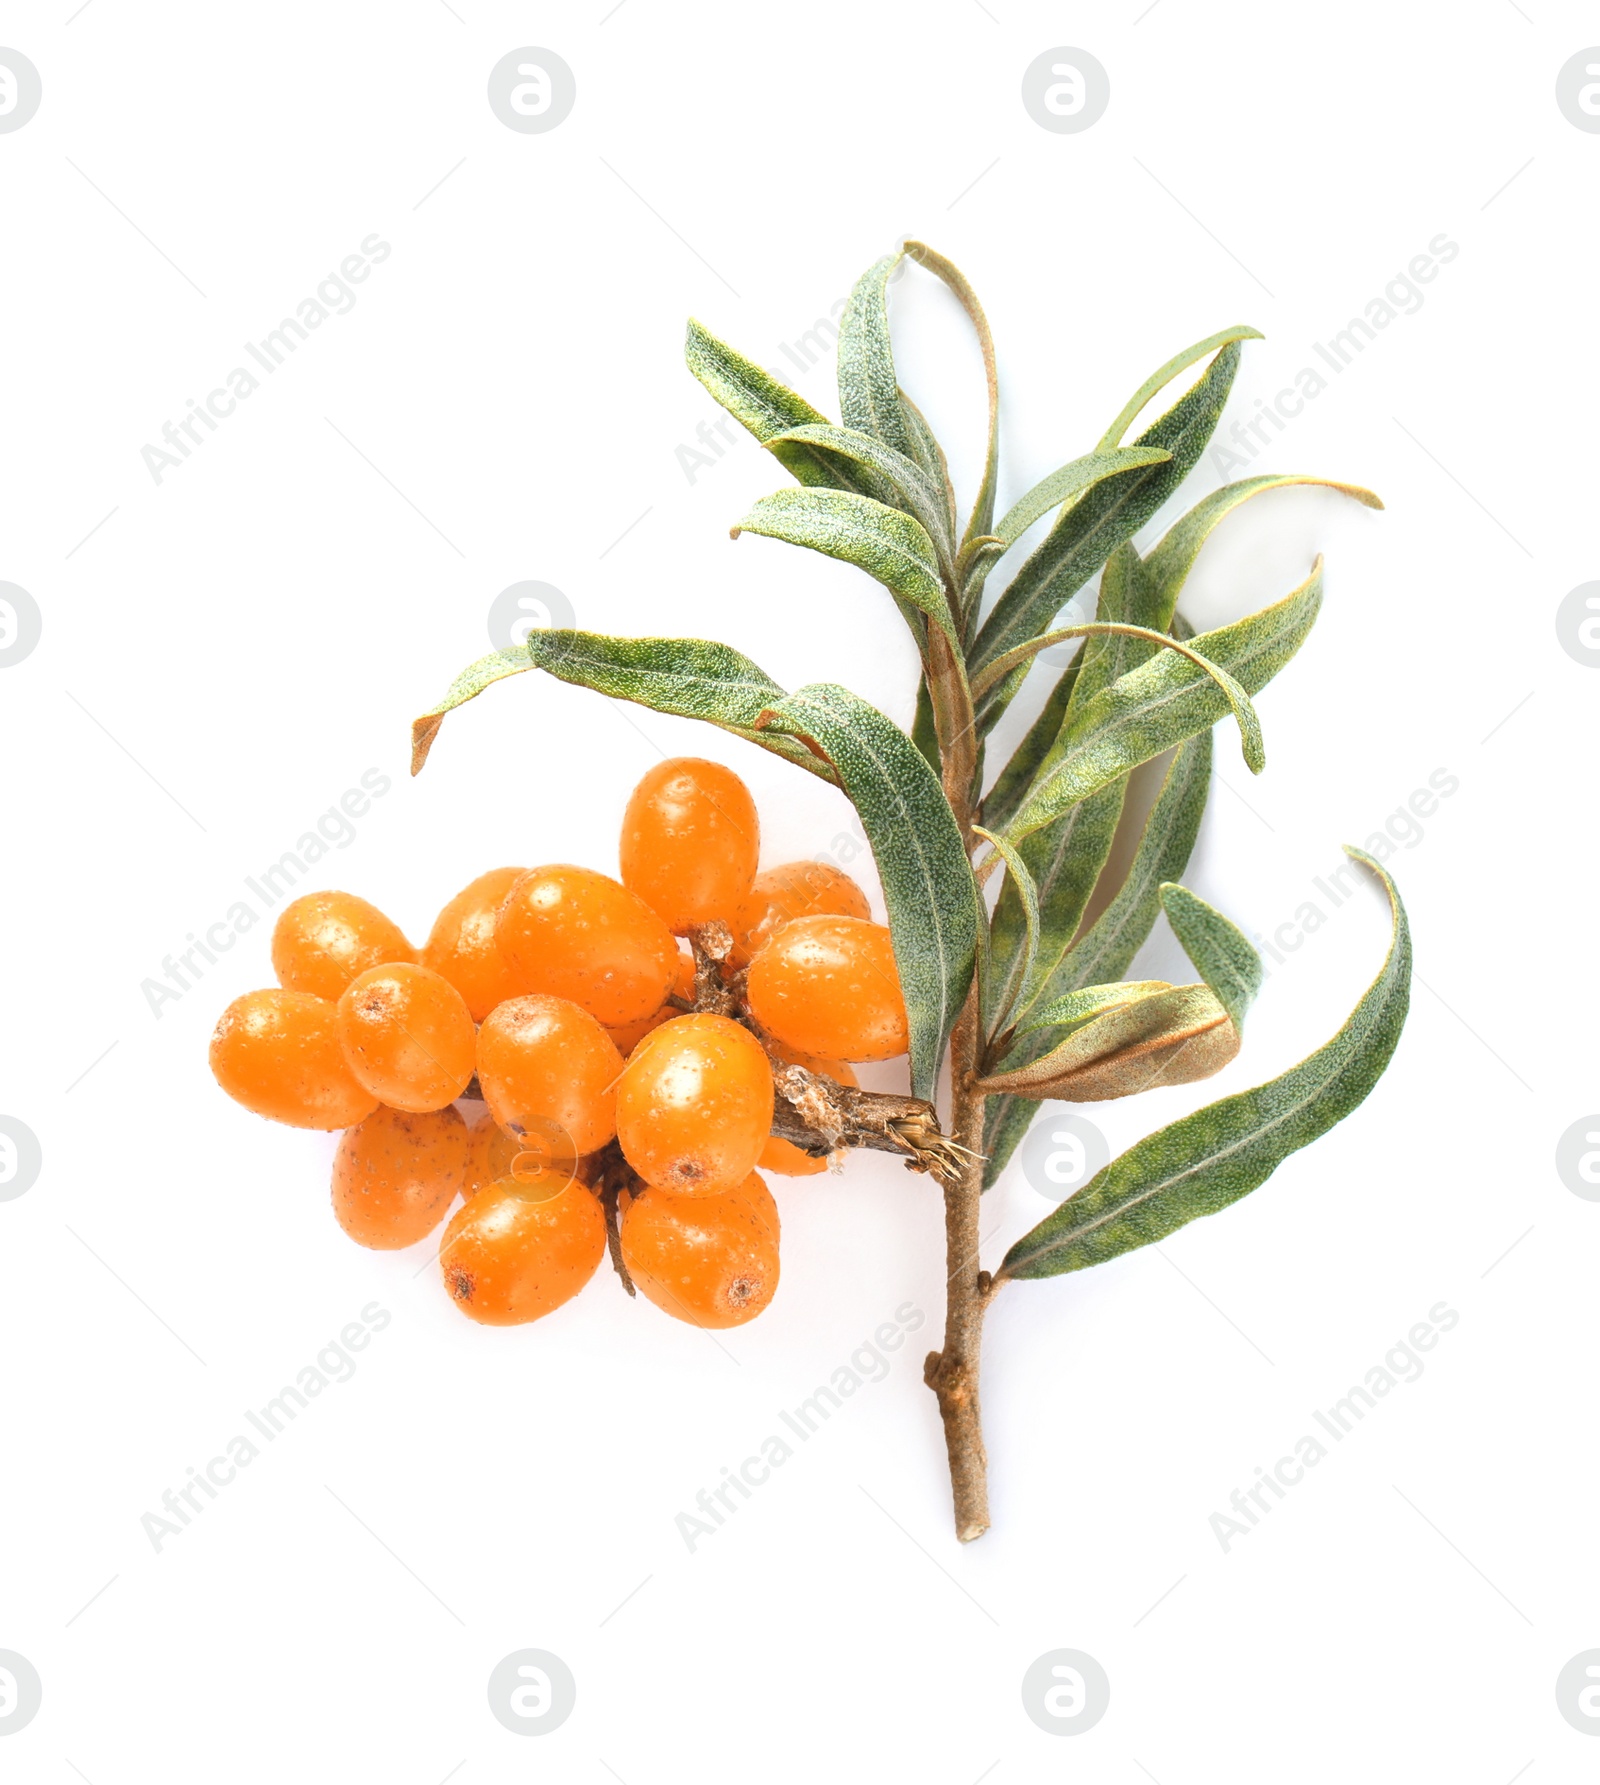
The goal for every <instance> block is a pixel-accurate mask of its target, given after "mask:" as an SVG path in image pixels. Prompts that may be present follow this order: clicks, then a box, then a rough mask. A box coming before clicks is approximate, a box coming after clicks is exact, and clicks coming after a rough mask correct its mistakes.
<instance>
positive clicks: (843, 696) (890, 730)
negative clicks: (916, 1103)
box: [767, 683, 981, 1097]
mask: <svg viewBox="0 0 1600 1785" xmlns="http://www.w3.org/2000/svg"><path fill="white" fill-rule="evenodd" d="M767 723H768V725H769V726H770V727H773V728H780V729H781V730H783V731H784V732H787V733H789V734H790V735H792V736H795V737H800V738H806V739H809V740H810V741H811V742H812V743H813V744H815V745H816V747H817V748H818V749H819V750H821V751H822V752H823V754H824V755H825V756H826V757H827V759H828V761H829V762H830V763H831V764H832V765H833V768H834V770H835V771H836V773H837V774H838V777H839V781H840V784H841V785H842V786H843V788H844V790H845V792H846V793H847V794H848V795H849V797H850V799H851V801H852V802H853V804H854V805H855V808H856V811H857V812H858V813H859V814H860V817H861V823H862V827H863V829H864V830H865V831H866V833H867V841H868V842H869V843H870V844H871V846H872V854H873V859H874V860H875V861H876V863H877V865H878V876H879V879H880V880H881V881H882V883H883V897H884V904H885V905H886V907H887V908H888V914H889V929H890V932H891V934H892V935H893V937H894V953H895V962H896V965H897V966H898V968H899V973H900V987H901V990H902V992H903V993H904V996H905V1002H906V1018H907V1021H908V1024H909V1027H910V1033H911V1088H912V1091H913V1094H914V1095H916V1096H918V1097H931V1096H932V1095H933V1091H934V1086H935V1083H936V1082H937V1079H938V1074H939V1063H940V1060H941V1058H942V1057H943V1054H944V1047H945V1042H946V1041H947V1040H948V1038H949V1034H950V1029H951V1027H952V1025H953V1024H954V1022H955V1020H956V1017H957V1015H958V1014H959V1013H960V1010H961V1006H962V1004H963V1003H964V1001H965V1000H966V996H967V992H968V990H969V989H970V987H971V984H972V975H973V971H974V967H975V964H976V959H977V949H978V932H979V926H980V923H981V907H980V903H979V899H978V889H977V886H976V884H975V883H974V881H973V878H972V869H971V867H970V865H969V864H968V861H967V853H966V850H965V848H964V847H963V846H962V841H961V832H960V830H959V829H958V828H957V826H956V821H955V817H954V815H953V814H952V812H951V810H950V806H949V803H948V801H947V800H946V799H945V797H944V791H943V789H942V788H941V787H940V785H939V778H938V776H937V775H936V774H935V772H934V770H933V769H932V768H931V767H930V766H929V764H928V762H927V761H926V759H925V758H924V757H923V755H922V753H921V751H920V750H918V749H917V747H916V746H915V745H914V744H913V743H912V742H911V740H910V739H909V738H908V737H907V736H906V735H905V733H904V732H903V731H901V730H900V728H899V727H898V726H897V725H894V724H893V723H891V721H890V720H888V719H886V718H885V717H884V716H883V714H882V713H880V712H879V711H878V710H877V708H876V707H873V706H869V705H868V704H867V702H866V701H864V700H862V699H861V698H860V697H859V696H858V695H855V694H852V693H851V692H850V691H849V689H847V688H839V687H835V686H833V685H831V684H829V683H815V684H813V685H811V686H809V687H806V688H802V689H800V690H799V691H798V692H797V693H794V694H789V695H785V696H784V697H783V698H782V699H780V700H777V701H774V702H772V703H771V705H770V709H769V713H768V715H767Z"/></svg>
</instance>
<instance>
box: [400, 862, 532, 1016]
mask: <svg viewBox="0 0 1600 1785" xmlns="http://www.w3.org/2000/svg"><path fill="white" fill-rule="evenodd" d="M526 872H527V869H526V868H491V869H490V870H489V872H488V873H487V874H480V875H479V876H478V878H477V879H476V880H474V881H473V882H472V884H471V885H470V886H465V887H463V888H462V889H461V891H460V892H458V893H457V894H456V896H455V897H454V898H453V899H452V900H451V901H450V903H449V904H448V905H446V906H445V908H444V909H443V910H442V911H441V912H440V913H439V915H438V916H437V917H436V918H435V919H434V920H433V929H432V930H431V931H430V932H429V935H428V940H427V942H426V943H425V944H424V945H423V949H422V964H423V966H424V967H431V968H432V969H433V970H434V972H435V973H439V974H442V975H443V976H444V978H446V979H448V980H449V981H450V983H451V985H453V986H454V987H455V988H456V990H457V991H458V992H460V994H461V996H462V997H463V998H465V999H466V1001H467V1009H468V1010H470V1011H471V1012H472V1020H473V1022H475V1023H481V1022H482V1021H483V1019H484V1018H485V1017H486V1016H487V1015H488V1014H489V1012H490V1011H491V1010H493V1009H494V1007H495V1005H497V1004H502V1003H504V1002H505V1000H506V999H507V998H514V997H516V995H517V993H518V991H519V990H520V989H521V988H520V987H519V986H518V985H517V983H516V975H515V974H514V973H513V972H512V971H511V968H510V967H509V966H508V965H507V964H506V960H505V957H504V956H503V955H502V954H501V953H500V950H499V949H498V948H497V947H496V946H495V940H494V922H495V917H496V915H497V914H498V912H499V910H500V906H501V905H502V903H503V902H504V900H505V896H506V894H507V893H508V892H510V891H511V889H512V887H513V886H515V885H516V883H517V881H519V880H520V879H521V878H522V876H523V875H524V874H525V873H526Z"/></svg>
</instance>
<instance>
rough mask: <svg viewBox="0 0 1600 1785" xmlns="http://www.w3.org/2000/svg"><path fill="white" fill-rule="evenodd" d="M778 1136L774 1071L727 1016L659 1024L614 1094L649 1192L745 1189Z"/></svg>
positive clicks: (628, 1154)
mask: <svg viewBox="0 0 1600 1785" xmlns="http://www.w3.org/2000/svg"><path fill="white" fill-rule="evenodd" d="M771 1131H772V1066H771V1064H770V1062H769V1061H768V1059H767V1055H766V1050H765V1049H764V1048H763V1047H762V1045H761V1043H760V1042H759V1041H757V1040H756V1038H755V1036H754V1035H752V1034H751V1033H750V1031H749V1030H748V1029H746V1028H744V1027H742V1026H741V1025H740V1024H739V1023H736V1022H734V1020H733V1019H732V1018H731V1017H726V1016H711V1015H709V1014H705V1013H701V1014H699V1015H695V1016H680V1017H677V1018H675V1019H674V1020H673V1021H672V1022H670V1023H663V1024H662V1026H661V1027H660V1028H659V1029H657V1030H655V1031H654V1032H653V1033H651V1034H649V1035H647V1036H646V1037H645V1038H644V1040H643V1041H642V1042H641V1043H640V1044H639V1046H638V1047H637V1048H636V1049H635V1050H634V1052H633V1055H632V1057H631V1058H630V1059H629V1061H628V1064H627V1066H626V1067H625V1068H624V1069H623V1073H622V1080H621V1083H620V1084H619V1085H618V1086H617V1139H618V1140H619V1141H620V1142H621V1145H622V1152H623V1156H624V1157H625V1158H626V1159H627V1161H628V1163H629V1164H630V1165H631V1166H632V1167H633V1169H634V1170H635V1171H636V1172H638V1174H639V1176H640V1177H642V1178H643V1179H644V1181H645V1182H646V1183H647V1184H659V1185H661V1186H662V1187H663V1188H664V1189H669V1190H677V1191H681V1192H683V1193H685V1194H690V1195H707V1194H711V1193H713V1192H716V1191H720V1190H731V1189H733V1188H734V1186H735V1185H737V1184H741V1183H743V1182H744V1180H745V1178H746V1177H748V1176H749V1174H750V1171H751V1168H752V1167H753V1166H754V1165H755V1162H756V1160H757V1159H758V1158H759V1157H760V1156H761V1149H762V1147H763V1145H765V1143H766V1139H767V1136H768V1134H770V1133H771Z"/></svg>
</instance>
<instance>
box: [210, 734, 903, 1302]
mask: <svg viewBox="0 0 1600 1785" xmlns="http://www.w3.org/2000/svg"><path fill="white" fill-rule="evenodd" d="M759 851H760V821H759V819H758V817H757V814H756V808H755V802H754V800H753V799H752V798H751V796H750V792H749V789H748V788H747V787H746V786H745V785H744V783H743V782H742V781H741V780H740V779H739V777H738V776H737V775H735V774H734V773H733V772H732V771H731V770H729V769H726V768H724V767H722V766H721V765H720V764H718V763H714V762H706V761H702V760H700V759H698V758H694V757H680V758H676V759H674V760H672V761H668V762H664V763H662V764H661V765H660V766H659V767H657V768H655V769H653V770H652V771H651V772H650V773H649V774H647V775H646V776H645V777H644V779H643V780H642V781H641V782H640V783H639V785H638V787H637V788H635V789H634V792H633V794H632V796H631V798H630V799H629V801H628V806H627V810H626V813H625V815H624V819H623V826H622V839H621V851H620V854H621V879H620V880H614V879H611V878H610V877H609V876H607V875H605V874H599V873H596V872H594V871H593V870H592V869H589V868H582V867H574V866H570V865H567V864H558V865H555V866H551V867H543V868H533V869H531V870H530V869H523V868H496V869H493V870H492V871H491V872H489V873H487V874H481V875H479V877H478V878H477V879H476V880H474V881H473V882H472V883H471V885H470V886H467V887H465V888H464V889H463V890H462V891H461V892H459V893H458V894H457V895H456V896H455V897H454V898H453V899H452V900H451V901H450V902H449V904H447V905H446V906H445V908H444V909H443V910H442V911H441V912H440V913H439V916H438V918H437V920H436V921H435V923H434V925H433V929H432V932H431V933H430V935H429V937H428V940H427V943H426V944H425V945H424V947H423V948H422V949H421V950H420V951H418V950H417V949H414V948H413V947H412V946H411V944H410V943H409V942H408V941H407V940H406V938H405V936H404V935H403V934H402V933H401V931H400V930H399V929H398V928H397V927H396V925H395V924H393V923H392V922H391V921H390V920H389V919H388V918H387V917H385V916H384V914H383V913H382V912H381V911H379V910H377V909H376V907H374V906H372V905H369V904H368V903H367V902H366V901H365V900H364V899H359V898H356V897H355V896H354V895H352V894H350V893H339V892H324V893H310V894H307V895H306V896H305V897H303V898H300V899H296V900H295V901H294V902H293V903H292V904H290V905H288V906H287V907H285V909H284V911H283V913H282V915H281V916H280V917H279V919H278V922H277V925H276V927H275V929H274V931H273V937H272V964H273V969H274V971H275V972H276V974H277V977H278V984H277V985H276V986H274V987H272V988H270V989H268V990H265V991H259V992H247V993H246V994H245V995H244V996H243V997H241V998H237V999H235V1000H234V1002H233V1003H232V1004H230V1005H229V1006H228V1008H227V1010H226V1011H225V1012H224V1013H223V1016H222V1020H221V1021H220V1022H219V1023H218V1025H217V1029H216V1033H215V1035H214V1036H213V1037H212V1041H211V1070H212V1072H213V1073H214V1074H215V1076H216V1079H217V1082H218V1084H220V1085H221V1086H222V1088H223V1089H224V1090H225V1091H226V1092H227V1093H228V1094H229V1095H230V1096H231V1097H234V1098H235V1099H237V1100H238V1101H239V1102H240V1103H242V1104H243V1105H244V1106H245V1107H246V1108H247V1109H250V1110H253V1111H254V1112H255V1113H256V1114H257V1115H262V1116H268V1117H271V1118H272V1119H273V1120H275V1121H279V1122H287V1123H290V1124H292V1125H294V1126H296V1127H300V1128H321V1129H344V1130H346V1132H345V1133H344V1135H343V1137H342V1138H341V1140H340V1142H339V1148H338V1153H337V1155H336V1157H335V1160H334V1167H333V1208H334V1214H335V1215H336V1216H337V1218H338V1221H339V1224H340V1226H341V1227H343V1229H344V1230H345V1232H346V1233H347V1234H349V1235H350V1237H351V1238H352V1239H354V1240H356V1241H357V1242H358V1243H359V1244H361V1245H363V1246H371V1247H376V1248H382V1249H393V1248H398V1247H402V1246H409V1245H413V1244H415V1243H416V1242H417V1241H418V1240H421V1239H423V1238H424V1237H425V1236H426V1235H428V1234H430V1233H431V1232H432V1231H433V1230H434V1229H435V1228H436V1227H437V1226H438V1224H439V1222H440V1221H441V1220H442V1219H443V1218H444V1215H445V1212H446V1211H447V1210H448V1209H449V1208H450V1206H451V1204H452V1203H453V1202H454V1201H455V1199H456V1198H457V1197H458V1196H459V1197H460V1198H461V1199H462V1206H461V1207H460V1208H458V1209H457V1210H456V1212H455V1214H454V1215H453V1216H452V1218H451V1220H450V1223H449V1225H448V1226H447V1227H446V1229H445V1232H444V1237H443V1240H442V1242H441V1245H440V1253H439V1256H440V1262H441V1265H442V1267H443V1271H444V1281H445V1285H446V1287H447V1288H448V1290H449V1291H450V1294H451V1296H452V1298H453V1300H454V1301H455V1303H456V1305H457V1306H458V1307H459V1308H460V1309H461V1310H462V1311H463V1312H464V1313H466V1314H468V1315H470V1316H471V1317H472V1318H473V1319H474V1320H479V1321H482V1322H485V1323H487V1324H490V1325H515V1324H518V1323H521V1322H523V1321H528V1320H536V1319H538V1318H539V1317H540V1316H541V1315H544V1314H548V1313H549V1312H550V1311H551V1310H552V1309H554V1308H557V1307H559V1306H561V1304H562V1303H563V1302H565V1301H567V1300H568V1299H569V1298H570V1297H571V1296H573V1295H575V1294H576V1293H577V1292H578V1290H580V1289H581V1288H582V1287H583V1286H584V1284H585V1283H587V1282H588V1281H589V1279H590V1278H591V1277H592V1276H593V1275H594V1273H595V1270H596V1269H597V1268H598V1266H599V1264H600V1261H601V1259H602V1258H603V1257H604V1255H605V1252H606V1248H607V1222H606V1212H605V1209H604V1207H603V1194H602V1185H603V1183H604V1182H605V1180H606V1178H607V1172H606V1170H605V1161H606V1159H607V1158H608V1156H609V1157H610V1158H611V1159H612V1160H614V1159H615V1158H616V1155H617V1153H618V1152H620V1155H621V1159H622V1160H623V1161H625V1162H626V1167H627V1170H626V1172H625V1174H624V1175H625V1177H626V1180H627V1182H626V1187H624V1188H621V1189H620V1190H619V1191H618V1192H617V1228H618V1231H617V1241H618V1247H619V1250H620V1253H621V1260H622V1263H623V1265H624V1266H625V1267H626V1270H627V1273H628V1275H629V1277H630V1278H631V1280H632V1282H633V1283H634V1285H635V1286H636V1287H637V1288H638V1289H639V1290H640V1291H641V1292H642V1293H643V1294H644V1295H645V1296H647V1297H648V1298H649V1299H650V1300H651V1301H652V1302H654V1303H655V1304H656V1305H657V1306H658V1307H660V1308H662V1309H664V1310H665V1311H666V1312H667V1313H669V1314H673V1315H676V1316H677V1317H678V1318H680V1319H683V1320H687V1321H690V1322H692V1323H694V1324H696V1325H700V1326H737V1325H741V1324H742V1323H743V1322H745V1321H747V1320H750V1319H753V1318H754V1317H755V1316H756V1315H757V1314H759V1313H760V1312H761V1310H762V1309H763V1308H765V1307H766V1306H767V1304H768V1303H769V1302H770V1301H771V1299H772V1296H773V1293H774V1291H775V1290H776V1288H777V1284H778V1211H777V1207H776V1205H775V1204H774V1202H773V1200H772V1196H771V1194H770V1193H769V1191H768V1190H767V1187H766V1185H765V1183H764V1182H763V1181H762V1179H761V1177H760V1175H759V1173H758V1170H757V1168H758V1167H760V1168H761V1169H762V1170H766V1171H772V1172H778V1173H783V1174H787V1175H794V1176H800V1175H805V1174H808V1173H811V1172H817V1171H821V1170H823V1169H824V1167H825V1165H826V1163H827V1162H826V1160H825V1159H823V1158H816V1157H813V1156H812V1155H811V1154H809V1153H807V1152H805V1151H803V1150H802V1149H801V1148H799V1147H797V1146H794V1145H793V1144H791V1143H790V1142H789V1141H787V1140H784V1139H781V1138H778V1137H776V1136H774V1135H773V1133H772V1122H773V1102H774V1094H773V1077H772V1075H773V1068H774V1063H777V1064H780V1065H781V1064H794V1065H800V1066H804V1067H807V1068H808V1069H809V1070H811V1071H813V1072H816V1073H819V1074H821V1075H823V1076H825V1077H828V1078H831V1079H833V1080H835V1081H836V1082H838V1083H841V1084H845V1085H854V1084H855V1083H856V1079H855V1074H854V1073H853V1072H852V1070H851V1068H850V1066H849V1065H848V1064H847V1062H849V1061H858V1062H859V1061H868V1060H886V1059H890V1058H893V1057H894V1056H895V1055H897V1054H901V1053H904V1052H905V1050H906V1046H907V1035H906V1015H905V1004H904V1001H903V999H902V996H901V992H900V982H899V978H898V976H897V974H896V971H895V964H894V954H893V950H892V947H891V944H890V938H889V932H888V931H887V930H886V929H885V928H884V927H883V926H882V925H880V924H875V923H872V922H871V921H870V920H869V915H868V911H869V908H868V905H867V900H866V895H865V894H864V893H863V892H862V890H861V888H860V887H859V886H857V885H856V883H855V882H854V881H853V880H852V879H851V878H850V876H849V875H847V874H845V873H843V872H842V871H841V870H839V869H838V868H836V867H833V866H831V865H829V864H827V863H822V862H790V863H787V864H785V865H784V866H782V867H777V868H772V869H769V870H768V871H767V872H765V873H758V872H757V863H758V857H759ZM706 925H724V926H726V929H727V932H728V935H729V936H731V938H732V949H731V952H728V953H727V954H726V958H725V959H724V960H723V961H722V962H721V964H720V966H718V965H713V964H712V962H711V960H710V958H709V956H703V957H702V962H701V967H700V972H701V973H702V974H705V973H708V972H710V973H716V974H717V975H718V976H719V978H720V980H721V981H723V982H726V983H729V984H733V983H737V985H738V987H739V993H738V998H737V1000H736V1003H735V1007H736V1008H738V1009H739V1010H740V1011H741V1012H742V1013H743V1014H745V1015H746V1016H747V1018H748V1021H740V1020H737V1019H736V1018H735V1017H733V1016H726V1015H720V1014H714V1013H712V1012H709V1011H698V1012H697V1011H695V1010H693V1009H692V1006H693V1004H694V1001H695V992H696V955H695V953H694V951H693V949H692V948H691V947H689V946H688V945H687V944H686V943H684V942H682V941H680V938H687V937H690V936H692V935H695V934H696V933H698V932H700V930H701V927H702V926H706ZM474 1081H476V1082H474ZM469 1087H470V1088H471V1094H472V1095H474V1096H478V1097H481V1099H482V1100H483V1102H484V1103H485V1104H486V1105H487V1108H486V1110H485V1111H484V1112H483V1113H481V1114H480V1115H477V1116H476V1117H475V1119H472V1120H470V1121H469V1120H468V1119H467V1118H466V1117H464V1116H463V1114H462V1113H461V1112H460V1111H459V1110H458V1109H457V1108H456V1107H455V1105H456V1101H457V1099H459V1098H461V1097H463V1095H465V1094H468V1092H469ZM613 1143H614V1144H613Z"/></svg>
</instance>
